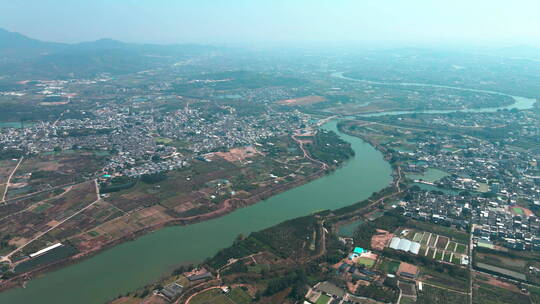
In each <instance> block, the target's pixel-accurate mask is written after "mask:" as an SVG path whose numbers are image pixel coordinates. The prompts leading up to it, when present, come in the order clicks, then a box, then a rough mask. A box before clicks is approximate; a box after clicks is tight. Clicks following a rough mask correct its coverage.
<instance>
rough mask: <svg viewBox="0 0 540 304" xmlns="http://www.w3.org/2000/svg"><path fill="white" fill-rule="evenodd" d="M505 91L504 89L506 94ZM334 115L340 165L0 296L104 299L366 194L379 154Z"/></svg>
mask: <svg viewBox="0 0 540 304" xmlns="http://www.w3.org/2000/svg"><path fill="white" fill-rule="evenodd" d="M333 76H334V77H339V78H342V79H347V80H351V81H362V82H367V83H372V84H375V85H377V84H378V85H402V86H422V87H442V88H449V89H455V90H465V91H473V92H481V93H490V94H502V95H506V94H503V93H499V92H492V91H484V90H474V89H466V88H457V87H447V86H437V85H431V84H421V83H383V82H373V81H365V80H358V79H353V78H348V77H345V76H343V73H335V74H333ZM507 96H510V95H507ZM511 97H513V98H514V100H515V103H514V104H512V105H510V106H506V107H498V108H483V109H465V110H461V111H467V112H493V111H497V110H499V109H513V108H517V109H529V108H531V107H532V106H533V104H534V103H535V100H534V99H530V98H525V97H516V96H511ZM449 112H456V111H455V110H449V111H394V112H384V113H372V114H364V116H374V115H397V114H407V113H449ZM336 124H337V123H336V121H332V122H329V123H327V124H326V125H324V126H323V128H325V129H327V130H333V131H335V132H337V133H338V134H339V135H340V136H341V138H343V139H344V140H346V141H348V142H350V143H351V144H352V148H353V149H354V151H355V152H356V155H355V156H354V158H353V159H351V160H349V161H348V162H347V163H346V164H345V165H344V166H342V167H341V168H339V169H338V170H336V171H335V172H333V173H331V174H330V175H326V176H324V177H321V178H319V179H317V180H314V181H312V182H310V183H307V184H305V185H302V186H300V187H297V188H294V189H291V190H288V191H286V192H283V193H281V194H278V195H275V196H273V197H271V198H269V199H267V200H265V201H262V202H260V203H257V204H255V205H252V206H249V207H246V208H242V209H238V210H236V211H234V212H232V213H230V214H228V215H225V216H223V217H220V218H217V219H213V220H209V221H205V222H202V223H198V224H194V225H189V226H176V227H168V228H164V229H161V230H159V231H156V232H154V233H151V234H148V235H145V236H142V237H140V238H138V239H136V240H134V241H131V242H126V243H123V244H121V245H118V246H116V247H114V248H111V249H109V250H106V251H104V252H102V253H100V254H98V255H96V256H94V257H91V258H88V259H86V260H83V261H81V262H80V263H77V264H74V265H71V266H68V267H65V268H62V269H60V270H57V271H54V272H51V273H48V274H46V275H45V276H44V277H41V278H36V279H33V280H31V281H30V282H28V284H27V287H26V288H25V289H22V288H17V289H11V290H8V291H6V292H3V293H0V303H17V304H19V303H21V304H34V303H42V304H49V303H50V304H52V303H54V304H64V303H65V304H73V303H77V304H86V303H89V304H90V303H92V304H93V303H104V302H106V301H107V300H111V299H113V298H114V297H116V296H117V295H118V294H122V293H126V292H128V291H132V290H134V289H136V288H137V287H140V286H143V285H145V284H147V283H149V282H152V281H155V280H157V279H159V278H160V276H163V275H165V274H168V273H170V272H171V271H172V270H173V269H174V267H175V266H176V265H179V264H182V263H187V262H200V261H203V260H204V259H205V258H208V257H210V256H212V255H214V254H215V253H216V252H217V251H218V250H220V249H222V248H225V247H228V246H230V245H231V244H232V243H233V241H234V239H235V238H236V236H238V234H240V233H242V234H245V235H247V234H249V233H250V232H253V231H258V230H261V229H264V228H268V227H270V226H273V225H276V224H278V223H280V222H283V221H285V220H288V219H292V218H295V217H299V216H303V215H307V214H309V213H311V212H313V211H317V210H323V209H337V208H340V207H344V206H348V205H351V204H353V203H355V202H358V201H361V200H363V199H366V198H367V197H369V196H370V195H371V194H372V193H373V192H376V191H379V190H381V189H382V188H384V187H386V186H387V185H388V184H390V182H391V181H392V178H391V168H390V165H389V164H388V163H387V162H386V161H385V160H384V159H383V156H382V154H381V153H380V152H379V151H377V150H375V149H374V148H373V147H372V146H370V145H369V144H367V143H365V142H364V141H362V140H361V139H359V138H355V137H351V136H348V135H346V134H343V133H340V132H339V131H338V130H337V128H336Z"/></svg>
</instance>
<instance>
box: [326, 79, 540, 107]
mask: <svg viewBox="0 0 540 304" xmlns="http://www.w3.org/2000/svg"><path fill="white" fill-rule="evenodd" d="M332 76H333V77H337V78H341V79H346V80H350V81H358V82H363V83H368V84H375V85H395V86H405V87H431V88H444V89H451V90H456V91H468V92H478V93H487V94H495V95H503V96H508V97H512V98H513V99H514V103H513V104H511V105H507V106H502V107H486V108H478V109H459V110H411V111H385V112H378V113H366V114H360V115H359V116H364V117H374V116H384V115H403V114H412V113H426V114H446V113H454V112H473V113H489V112H496V111H498V110H511V109H517V110H527V109H531V108H532V107H533V106H534V104H535V103H536V100H535V99H532V98H526V97H521V96H512V95H508V94H504V93H501V92H496V91H488V90H477V89H469V88H460V87H452V86H444V85H437V84H429V83H416V82H380V81H371V80H362V79H356V78H351V77H347V76H344V75H343V72H339V73H333V74H332ZM366 105H367V104H366Z"/></svg>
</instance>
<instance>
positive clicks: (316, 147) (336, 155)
mask: <svg viewBox="0 0 540 304" xmlns="http://www.w3.org/2000/svg"><path fill="white" fill-rule="evenodd" d="M306 148H307V150H308V151H309V153H310V155H312V156H313V157H314V158H316V159H318V160H320V161H322V162H324V163H326V164H329V165H331V164H334V163H335V162H337V163H338V164H340V163H342V162H343V161H345V160H347V159H349V158H351V157H353V156H354V150H353V149H352V148H351V144H350V143H348V142H346V141H344V140H342V139H341V138H340V137H339V136H338V135H337V134H336V133H335V132H332V131H319V132H317V134H316V135H315V136H314V137H313V142H312V143H310V144H307V145H306ZM334 161H335V162H334Z"/></svg>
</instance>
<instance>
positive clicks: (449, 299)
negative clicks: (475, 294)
mask: <svg viewBox="0 0 540 304" xmlns="http://www.w3.org/2000/svg"><path fill="white" fill-rule="evenodd" d="M467 301H468V297H467V296H466V295H464V294H461V293H457V292H452V291H449V290H446V289H442V288H437V287H433V286H429V285H424V286H423V288H422V291H419V292H418V298H417V300H416V303H417V304H433V303H444V304H462V303H467Z"/></svg>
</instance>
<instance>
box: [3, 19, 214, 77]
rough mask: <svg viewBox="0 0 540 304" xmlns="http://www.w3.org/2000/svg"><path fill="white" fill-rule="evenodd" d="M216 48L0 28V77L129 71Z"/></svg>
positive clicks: (71, 75) (55, 75) (63, 75)
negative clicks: (65, 37) (63, 37)
mask: <svg viewBox="0 0 540 304" xmlns="http://www.w3.org/2000/svg"><path fill="white" fill-rule="evenodd" d="M215 50H216V49H215V48H213V47H210V46H204V45H194V44H176V45H157V44H136V43H125V42H121V41H117V40H112V39H100V40H96V41H91V42H82V43H74V44H69V43H57V42H47V41H41V40H36V39H32V38H29V37H27V36H24V35H22V34H19V33H16V32H10V31H7V30H4V29H0V77H2V78H6V77H9V78H14V79H28V78H40V77H47V78H66V77H91V76H94V75H97V74H99V73H110V74H121V73H131V72H137V71H141V70H146V69H151V68H155V67H159V66H162V65H167V64H171V63H173V62H175V61H178V60H181V59H182V58H185V57H187V56H193V55H200V54H204V53H207V52H211V51H215Z"/></svg>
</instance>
